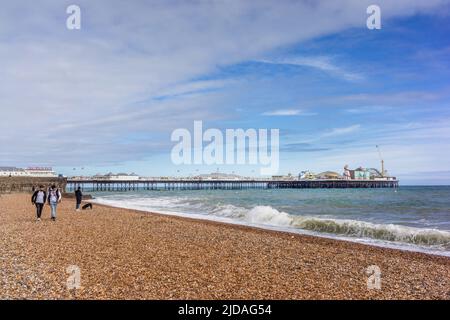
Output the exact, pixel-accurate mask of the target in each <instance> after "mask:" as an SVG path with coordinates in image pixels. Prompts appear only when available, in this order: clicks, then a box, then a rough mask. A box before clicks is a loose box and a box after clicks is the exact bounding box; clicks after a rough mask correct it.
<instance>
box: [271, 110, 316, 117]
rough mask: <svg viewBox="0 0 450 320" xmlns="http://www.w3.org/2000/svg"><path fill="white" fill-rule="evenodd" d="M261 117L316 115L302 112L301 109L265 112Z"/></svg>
mask: <svg viewBox="0 0 450 320" xmlns="http://www.w3.org/2000/svg"><path fill="white" fill-rule="evenodd" d="M262 115H263V116H313V115H316V113H312V112H304V111H302V110H301V109H278V110H273V111H266V112H263V113H262Z"/></svg>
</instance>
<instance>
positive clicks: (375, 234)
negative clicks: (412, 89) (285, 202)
mask: <svg viewBox="0 0 450 320" xmlns="http://www.w3.org/2000/svg"><path fill="white" fill-rule="evenodd" d="M246 218H247V221H248V222H250V223H257V224H266V225H274V226H281V227H286V226H290V227H294V228H300V229H303V230H308V231H314V232H320V233H328V234H333V235H340V236H345V237H354V238H369V239H375V240H384V241H393V242H403V243H409V244H415V245H422V246H423V245H426V246H442V247H444V248H450V232H447V231H442V230H437V229H429V228H414V227H408V226H401V225H396V224H375V223H370V222H365V221H359V220H344V219H324V218H318V217H313V216H295V215H291V214H288V213H286V212H282V211H278V210H277V209H274V208H272V207H270V206H257V207H255V208H253V209H251V210H250V211H249V212H248V213H247V215H246Z"/></svg>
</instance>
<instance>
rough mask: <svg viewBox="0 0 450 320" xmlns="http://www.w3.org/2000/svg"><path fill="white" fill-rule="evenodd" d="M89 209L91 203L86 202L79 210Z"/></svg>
mask: <svg viewBox="0 0 450 320" xmlns="http://www.w3.org/2000/svg"><path fill="white" fill-rule="evenodd" d="M86 209H91V210H92V203H86V204H85V205H84V206H82V207H81V210H86Z"/></svg>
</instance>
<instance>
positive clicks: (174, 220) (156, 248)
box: [0, 194, 450, 299]
mask: <svg viewBox="0 0 450 320" xmlns="http://www.w3.org/2000/svg"><path fill="white" fill-rule="evenodd" d="M30 198H31V195H27V194H7V195H1V196H0V299H450V258H448V257H444V256H437V255H429V254H425V253H416V252H408V251H401V250H395V249H387V248H381V247H374V246H369V245H364V244H357V243H352V242H346V241H339V240H331V239H325V238H319V237H313V236H305V235H298V234H290V233H285V232H278V231H270V230H263V229H258V228H252V227H246V226H238V225H230V224H224V223H219V222H212V221H202V220H195V219H188V218H181V217H174V216H167V215H162V214H156V213H146V212H139V211H135V210H127V209H119V208H112V207H108V206H103V205H97V204H94V208H93V210H86V211H80V212H75V210H74V202H73V200H71V199H63V202H62V203H61V204H60V205H59V208H58V217H57V221H56V222H52V221H51V220H50V209H49V207H48V206H46V207H45V209H44V213H43V217H42V218H43V219H42V221H40V222H36V221H35V208H34V206H33V205H32V204H31V202H30ZM372 265H376V266H378V267H379V268H380V271H381V287H380V288H379V289H376V288H372V289H369V288H368V285H367V281H368V277H369V275H368V274H367V273H366V271H367V268H368V267H369V266H372ZM71 266H76V267H77V268H79V271H80V280H81V281H80V287H79V288H78V289H69V288H68V287H67V279H68V277H69V276H70V273H68V272H67V270H68V268H70V267H71Z"/></svg>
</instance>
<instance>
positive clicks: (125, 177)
mask: <svg viewBox="0 0 450 320" xmlns="http://www.w3.org/2000/svg"><path fill="white" fill-rule="evenodd" d="M92 179H94V180H104V181H138V180H139V179H140V177H139V176H138V175H137V174H135V173H130V174H128V173H112V172H110V173H107V174H104V175H102V174H96V175H95V176H93V177H92Z"/></svg>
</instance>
